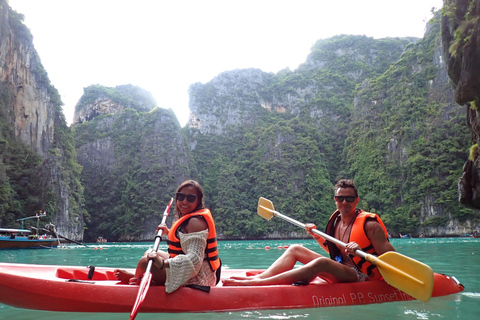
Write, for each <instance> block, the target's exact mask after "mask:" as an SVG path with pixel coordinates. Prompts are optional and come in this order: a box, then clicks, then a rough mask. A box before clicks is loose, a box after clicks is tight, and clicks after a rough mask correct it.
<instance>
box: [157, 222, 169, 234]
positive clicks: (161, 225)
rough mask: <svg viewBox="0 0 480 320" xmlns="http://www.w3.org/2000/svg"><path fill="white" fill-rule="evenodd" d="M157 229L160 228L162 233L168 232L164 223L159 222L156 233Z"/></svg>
mask: <svg viewBox="0 0 480 320" xmlns="http://www.w3.org/2000/svg"><path fill="white" fill-rule="evenodd" d="M158 230H162V231H163V234H168V231H169V230H168V227H167V224H166V223H161V224H159V225H158V227H157V233H158Z"/></svg>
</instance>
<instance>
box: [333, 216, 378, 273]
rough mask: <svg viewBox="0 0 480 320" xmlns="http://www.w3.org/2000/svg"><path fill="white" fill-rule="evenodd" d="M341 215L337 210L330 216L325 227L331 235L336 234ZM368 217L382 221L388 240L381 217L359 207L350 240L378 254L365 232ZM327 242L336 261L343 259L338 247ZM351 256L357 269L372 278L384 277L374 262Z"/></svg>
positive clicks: (362, 248)
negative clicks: (338, 219)
mask: <svg viewBox="0 0 480 320" xmlns="http://www.w3.org/2000/svg"><path fill="white" fill-rule="evenodd" d="M339 215H340V212H339V211H338V210H337V211H335V212H334V213H333V214H332V216H331V217H330V220H329V221H328V224H327V227H326V228H325V233H327V234H329V235H331V236H332V237H334V236H335V221H336V220H337V218H338V216H339ZM367 219H375V220H376V221H377V222H378V223H380V225H381V226H382V228H383V231H384V232H385V238H386V239H387V241H388V232H387V228H386V227H385V225H384V224H383V222H382V220H381V219H380V217H379V216H378V215H376V214H374V213H370V212H366V211H363V210H360V209H357V216H356V217H355V221H354V222H353V225H352V230H351V232H350V238H349V240H348V242H352V241H355V242H356V243H357V244H358V245H359V246H360V248H361V250H362V251H364V252H366V253H369V254H373V255H378V254H377V253H376V252H375V249H374V248H373V245H372V242H371V241H370V239H368V237H367V234H366V233H365V228H364V227H365V222H366V221H367ZM326 242H327V243H326V245H327V246H328V251H329V253H330V258H331V259H333V260H336V261H339V259H340V260H341V253H340V250H339V249H338V247H337V246H336V245H335V244H334V243H332V242H330V241H326ZM339 257H340V258H339ZM350 258H351V259H352V261H353V263H354V264H355V266H356V267H357V269H358V270H360V271H361V272H362V273H364V274H366V275H367V276H368V277H369V278H370V279H371V280H378V279H381V278H382V275H381V274H380V271H379V270H378V268H377V267H376V266H375V265H373V264H372V263H370V262H368V261H367V260H365V259H364V258H361V257H359V256H356V255H350Z"/></svg>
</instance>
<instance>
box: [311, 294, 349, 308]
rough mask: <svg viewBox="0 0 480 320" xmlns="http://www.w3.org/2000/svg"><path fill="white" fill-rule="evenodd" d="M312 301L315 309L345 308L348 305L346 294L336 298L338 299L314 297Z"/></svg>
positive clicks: (333, 297)
mask: <svg viewBox="0 0 480 320" xmlns="http://www.w3.org/2000/svg"><path fill="white" fill-rule="evenodd" d="M312 300H313V307H314V308H320V307H333V306H344V305H346V303H347V300H346V299H345V294H342V295H341V296H336V297H335V296H328V297H324V296H321V297H317V296H312Z"/></svg>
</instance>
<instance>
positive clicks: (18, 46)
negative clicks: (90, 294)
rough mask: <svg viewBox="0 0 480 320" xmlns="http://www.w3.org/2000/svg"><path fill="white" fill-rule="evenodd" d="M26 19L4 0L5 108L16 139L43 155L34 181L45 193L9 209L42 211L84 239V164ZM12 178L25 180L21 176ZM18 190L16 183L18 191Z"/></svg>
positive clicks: (0, 15)
mask: <svg viewBox="0 0 480 320" xmlns="http://www.w3.org/2000/svg"><path fill="white" fill-rule="evenodd" d="M22 19H23V18H22V15H21V14H18V13H16V12H15V11H13V10H12V9H11V8H10V7H9V6H8V4H7V3H6V2H5V1H4V0H0V94H1V100H2V102H1V103H0V105H1V106H0V107H1V108H0V109H1V110H0V111H1V116H2V117H5V119H2V120H6V121H8V123H9V124H10V128H12V129H13V132H14V134H13V137H14V138H13V139H14V141H11V143H12V144H15V143H22V144H24V145H26V146H28V148H29V149H30V150H31V151H32V152H34V153H37V154H38V155H40V156H41V159H42V160H41V161H40V162H39V165H38V166H37V167H36V168H35V169H34V171H35V177H36V178H35V179H39V181H34V182H33V183H35V184H37V185H38V187H39V188H40V189H41V191H40V192H38V190H36V192H38V194H39V198H34V197H36V194H31V195H30V197H31V199H22V200H23V203H24V204H23V203H22V205H19V206H14V207H12V206H11V207H10V209H9V210H10V211H11V213H12V211H13V213H14V214H15V215H17V218H22V217H24V216H29V215H32V212H24V211H23V210H27V209H30V210H34V209H35V210H38V209H43V210H45V211H47V212H48V214H49V216H48V218H49V219H51V220H50V222H53V223H54V224H56V225H57V230H59V233H61V234H62V235H64V236H66V237H70V238H72V239H80V240H81V239H82V237H83V227H84V214H86V213H85V212H84V209H82V207H83V203H82V201H83V190H82V187H81V185H80V182H79V179H80V176H79V174H80V171H81V168H79V166H78V164H76V159H75V150H74V149H73V143H72V142H73V136H72V135H71V133H70V130H69V129H68V127H67V126H66V122H65V117H64V115H63V113H62V109H61V106H62V102H61V100H60V95H59V94H58V92H57V90H56V89H55V88H54V87H53V86H52V85H51V84H50V80H49V79H48V76H47V73H46V72H45V70H44V69H43V66H42V64H41V62H40V58H39V56H38V54H37V52H36V51H35V48H34V47H33V44H32V35H31V34H30V31H29V30H28V28H27V27H26V26H25V25H24V24H23V22H22ZM5 129H7V128H5ZM0 138H1V134H0ZM32 177H33V175H32ZM25 178H28V177H25ZM7 180H10V183H17V182H16V181H18V183H20V184H22V181H21V179H19V180H18V179H17V178H16V177H11V178H10V179H7ZM15 189H16V187H15V186H14V187H12V190H13V192H14V191H15ZM32 193H33V192H32ZM22 206H24V207H25V209H22V208H21V207H22ZM11 213H10V214H11ZM0 218H1V217H0Z"/></svg>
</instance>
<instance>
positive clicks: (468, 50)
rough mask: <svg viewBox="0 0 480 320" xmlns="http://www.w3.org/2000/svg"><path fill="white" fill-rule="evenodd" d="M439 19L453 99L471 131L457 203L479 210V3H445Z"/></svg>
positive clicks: (469, 0)
mask: <svg viewBox="0 0 480 320" xmlns="http://www.w3.org/2000/svg"><path fill="white" fill-rule="evenodd" d="M443 11H444V15H443V18H442V34H443V52H444V54H445V57H446V61H447V67H448V75H449V76H450V78H451V79H452V81H453V84H454V86H455V100H456V102H457V103H458V104H460V105H467V124H468V126H469V128H470V129H471V132H472V144H473V146H472V148H471V152H470V158H469V159H468V160H467V161H466V162H465V165H464V168H463V170H464V173H463V175H462V177H461V178H460V180H459V182H458V189H459V199H460V202H461V203H463V204H465V205H466V206H469V207H472V208H475V209H480V157H479V155H480V152H479V150H478V145H479V143H480V113H479V110H480V1H479V0H445V1H444V9H443Z"/></svg>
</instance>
